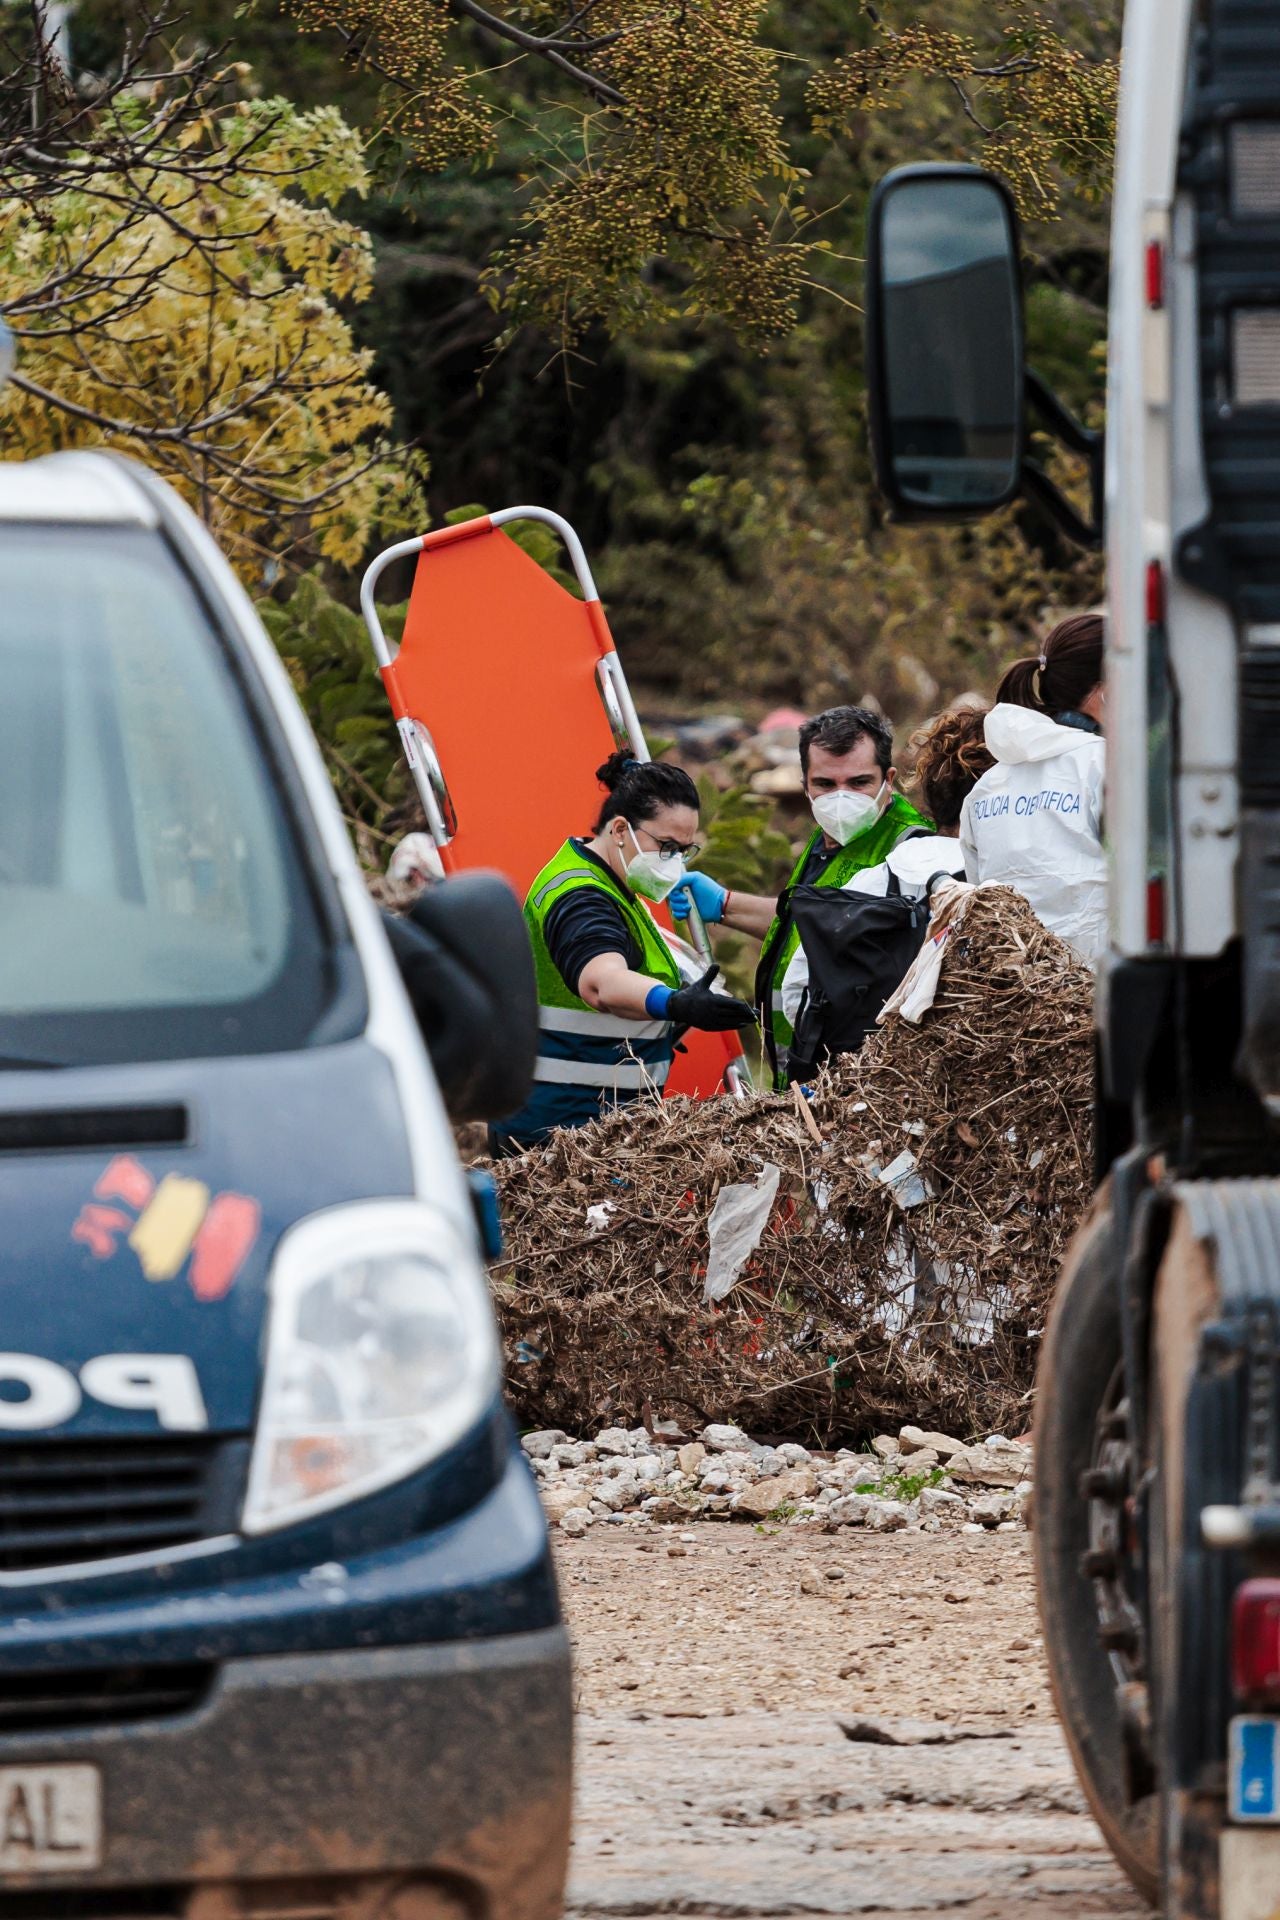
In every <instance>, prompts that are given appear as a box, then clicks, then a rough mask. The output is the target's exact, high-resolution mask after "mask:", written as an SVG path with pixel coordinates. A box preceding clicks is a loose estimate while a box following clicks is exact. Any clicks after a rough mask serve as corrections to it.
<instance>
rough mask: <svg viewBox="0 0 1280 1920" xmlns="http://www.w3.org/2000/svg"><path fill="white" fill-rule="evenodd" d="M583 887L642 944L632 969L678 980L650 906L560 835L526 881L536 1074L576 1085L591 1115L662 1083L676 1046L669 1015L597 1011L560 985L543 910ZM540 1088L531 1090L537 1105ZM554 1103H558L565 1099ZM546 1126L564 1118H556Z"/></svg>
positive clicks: (546, 1081)
mask: <svg viewBox="0 0 1280 1920" xmlns="http://www.w3.org/2000/svg"><path fill="white" fill-rule="evenodd" d="M582 887H595V888H597V889H598V890H599V891H600V892H601V893H605V894H607V895H608V897H609V899H610V900H611V901H612V902H613V904H614V906H616V907H617V908H618V910H619V911H620V912H621V914H622V917H623V919H624V920H625V921H626V923H627V929H628V931H629V932H630V934H631V936H632V938H633V939H634V941H635V943H636V945H637V946H638V947H639V949H640V954H641V959H640V965H639V967H638V968H637V972H639V973H643V974H647V975H648V977H649V978H650V979H651V980H655V981H659V982H661V984H662V985H663V986H666V987H678V986H679V985H680V984H681V979H680V969H679V966H678V964H677V962H676V958H675V955H674V954H673V953H672V951H671V949H670V948H669V947H668V945H667V943H666V941H665V940H664V939H663V937H662V933H661V931H660V929H659V928H658V927H657V925H656V924H655V922H654V920H653V917H652V915H651V914H650V913H649V912H648V910H647V909H646V908H645V907H644V906H643V905H642V903H641V902H640V901H639V900H637V899H636V898H635V897H634V895H632V894H630V893H628V891H627V890H626V888H625V887H623V886H621V885H620V884H619V883H618V881H616V880H615V879H614V877H613V875H612V874H611V873H609V872H608V871H607V870H606V869H605V868H604V867H603V866H601V865H600V864H599V863H598V862H597V861H595V860H589V859H584V858H583V855H582V853H581V852H580V850H579V849H578V848H577V847H575V846H574V844H573V842H572V841H571V840H566V841H565V843H564V845H563V846H562V847H561V848H560V851H559V852H558V853H557V854H556V855H555V857H554V859H552V860H549V861H548V862H547V864H546V866H545V867H544V868H543V869H542V872H541V873H540V874H539V875H538V877H537V879H536V880H535V881H534V883H533V885H532V886H531V887H530V889H529V896H528V898H527V900H526V901H525V907H524V917H525V924H526V926H527V927H528V929H529V940H530V944H531V945H532V947H533V964H534V969H535V971H536V974H537V980H538V1026H539V1034H538V1062H537V1066H536V1068H535V1069H534V1079H535V1081H536V1082H537V1083H538V1087H548V1088H550V1087H559V1088H569V1087H571V1088H581V1089H582V1090H583V1095H584V1098H583V1100H582V1103H581V1104H582V1107H583V1115H582V1117H583V1118H584V1119H589V1118H592V1117H593V1116H594V1115H595V1114H597V1113H599V1111H600V1108H601V1102H602V1096H603V1097H605V1098H607V1099H611V1100H613V1101H617V1100H619V1099H624V1100H625V1099H626V1098H628V1097H630V1096H633V1095H635V1094H638V1093H642V1092H643V1091H644V1090H645V1089H646V1088H647V1087H656V1088H661V1087H662V1086H663V1085H664V1084H665V1082H666V1078H667V1074H668V1073H669V1071H670V1068H671V1061H672V1058H673V1054H674V1048H673V1044H672V1038H671V1033H672V1028H671V1022H670V1021H669V1020H649V1019H646V1018H644V1017H643V1016H642V1017H641V1018H640V1019H638V1020H633V1019H628V1018H627V1017H626V1016H625V1015H619V1014H613V1013H601V1012H600V1011H599V1010H598V1009H597V1008H595V1007H590V1006H588V1005H587V1003H586V1001H585V1000H580V999H579V998H578V996H577V994H576V993H572V992H571V991H570V989H569V988H568V986H567V985H566V984H565V981H564V979H563V977H562V976H561V973H560V970H559V968H558V967H557V966H556V964H555V962H554V961H553V960H552V958H551V953H550V950H549V948H548V946H547V939H546V923H547V916H548V915H549V913H550V912H551V909H552V907H554V906H555V904H556V902H557V901H559V900H563V899H564V897H565V895H566V894H569V893H573V892H575V891H577V890H578V889H579V888H582ZM538 1087H535V1091H534V1095H533V1099H534V1102H535V1103H536V1102H537V1099H538ZM544 1104H548V1106H549V1103H544ZM556 1104H557V1106H558V1108H563V1104H564V1103H563V1101H561V1102H559V1103H556ZM552 1124H554V1125H563V1124H564V1122H563V1120H561V1119H556V1120H554V1121H553V1122H552ZM514 1130H515V1129H514V1124H513V1131H514Z"/></svg>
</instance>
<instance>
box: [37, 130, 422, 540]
mask: <svg viewBox="0 0 1280 1920" xmlns="http://www.w3.org/2000/svg"><path fill="white" fill-rule="evenodd" d="M154 124H155V123H153V125H154ZM120 151H121V152H122V153H123V155H124V159H123V163H122V164H120V165H119V168H118V170H117V171H111V170H110V169H109V167H102V168H100V169H99V170H98V171H97V172H95V173H93V174H92V175H90V176H87V177H88V180H89V184H88V185H77V186H76V187H75V188H74V189H73V188H68V189H67V190H65V191H63V192H61V193H56V194H54V195H53V196H51V197H45V198H42V199H39V200H36V199H35V198H34V197H33V198H32V199H31V200H27V199H25V198H24V194H23V188H24V183H23V182H22V181H21V180H13V181H6V189H7V191H8V192H9V193H10V196H11V197H9V198H7V199H5V200H4V201H0V312H4V313H5V314H6V315H7V317H8V319H9V322H10V324H11V325H12V326H13V328H14V331H15V333H16V334H17V335H18V340H19V371H20V375H21V376H22V377H24V378H25V379H26V380H28V381H29V382H31V383H32V384H33V385H34V386H36V387H38V388H41V389H44V390H46V391H47V392H48V393H50V394H52V395H53V396H54V403H53V404H50V403H48V402H46V401H45V400H43V399H41V398H40V397H39V396H38V395H36V394H33V393H30V392H24V391H23V390H22V388H21V387H20V386H17V385H13V386H10V387H9V388H7V389H6V390H5V391H4V393H3V394H0V433H3V435H4V437H5V439H6V441H7V442H8V443H9V444H10V446H11V447H12V448H13V450H15V451H20V452H22V453H24V454H26V455H32V454H35V453H39V452H43V451H46V450H48V449H50V448H53V447H62V446H80V445H90V444H113V445H118V446H121V447H123V448H125V449H126V450H128V451H130V452H132V453H134V454H135V455H137V456H138V457H141V458H142V459H144V460H147V461H148V462H150V463H151V464H153V465H154V466H156V467H157V468H158V469H159V470H160V471H162V472H163V473H164V474H165V475H166V477H168V478H169V479H170V480H171V481H172V482H173V483H174V484H175V485H176V486H177V487H178V488H179V489H180V491H181V492H183V493H184V494H185V495H186V497H187V499H188V500H189V501H191V503H192V504H193V505H194V506H195V507H196V508H197V509H198V510H199V511H200V512H201V513H202V514H203V515H204V517H205V518H206V519H207V521H208V522H209V524H210V525H211V527H212V528H213V530H214V532H215V534H216V535H217V536H218V537H219V538H220V540H221V541H222V542H223V544H224V546H226V548H227V549H228V550H229V552H230V553H231V555H232V558H233V560H234V561H235V563H236V564H237V566H238V567H239V568H240V570H241V571H242V572H243V573H244V574H245V576H246V577H247V578H254V577H257V576H259V575H260V573H261V569H262V566H263V563H264V561H265V560H267V559H268V558H271V559H275V560H278V559H284V558H287V557H289V556H290V555H297V556H298V557H300V558H306V557H315V556H316V555H324V556H326V557H328V558H330V559H332V560H334V561H335V562H336V563H339V564H342V565H348V566H350V565H355V564H357V563H358V562H359V560H360V558H361V556H362V553H363V551H364V550H365V548H366V547H367V545H368V542H369V538H370V535H371V533H372V532H373V531H374V530H375V529H380V528H381V527H382V526H383V525H384V524H385V525H387V526H388V527H389V528H390V529H391V530H393V531H398V530H400V529H401V528H403V527H404V526H406V525H407V524H411V523H415V522H417V521H418V520H419V517H420V515H421V511H422V508H421V478H422V469H421V465H420V463H419V462H418V461H416V460H414V459H412V458H406V457H404V456H402V455H398V454H396V453H395V452H394V450H393V449H392V448H391V447H390V445H389V443H388V440H387V436H388V434H389V431H390V428H391V424H392V422H391V404H390V402H389V400H388V399H387V397H386V395H385V394H383V393H382V392H380V391H379V390H378V389H377V388H376V387H375V386H374V385H373V384H372V382H371V380H370V364H371V357H370V355H369V354H368V353H365V352H362V351H360V350H358V349H357V348H356V346H355V343H354V341H353V339H352V334H351V328H350V325H349V323H348V321H347V319H346V317H345V316H344V314H343V312H342V311H341V307H342V305H343V304H345V303H346V302H349V301H355V300H361V299H364V298H366V297H367V295H368V293H369V291H370V288H371V285H372V271H373V257H372V247H371V244H370V241H369V238H368V235H367V234H366V233H364V232H363V230H362V229H361V228H360V227H358V226H357V225H355V224H354V223H353V222H352V221H350V220H348V219H345V218H343V217H341V216H340V215H339V214H338V213H337V212H336V211H335V207H336V204H337V202H338V201H339V200H340V198H341V197H342V196H343V195H344V194H347V193H349V192H353V191H354V192H360V191H363V190H364V188H365V186H366V185H367V174H366V171H365V164H364V157H363V151H362V148H361V145H360V142H359V139H358V137H357V136H356V135H355V134H354V132H353V131H352V129H351V128H350V127H348V126H347V125H346V123H345V122H344V121H343V119H342V117H341V115H340V114H339V113H338V111H337V109H336V108H331V107H326V108H320V109H317V110H315V111H313V112H310V113H299V112H298V111H297V110H296V109H294V108H293V107H292V106H291V105H290V104H289V103H288V102H287V101H283V100H271V101H253V100H243V99H242V100H238V101H233V102H231V103H229V104H228V105H227V106H226V107H225V108H223V109H220V110H219V111H218V112H216V113H214V112H209V111H204V112H200V113H198V114H195V115H193V117H192V119H191V120H190V122H188V123H180V124H179V125H178V126H177V127H176V128H175V129H174V130H173V132H172V135H171V136H170V137H168V138H166V137H165V135H164V129H163V128H161V129H160V138H159V144H158V145H153V144H152V143H151V142H150V141H148V140H146V139H142V140H139V141H138V142H137V143H136V145H135V146H134V147H132V148H127V147H125V146H124V145H123V143H122V145H121V148H120ZM135 155H141V158H140V159H137V158H134V157H133V156H135ZM131 161H132V164H131V163H130V162H131ZM85 177H86V176H83V175H81V176H79V178H80V179H84V178H85Z"/></svg>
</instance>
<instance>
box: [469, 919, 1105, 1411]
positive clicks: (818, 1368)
mask: <svg viewBox="0 0 1280 1920" xmlns="http://www.w3.org/2000/svg"><path fill="white" fill-rule="evenodd" d="M1091 989H1092V981H1091V976H1090V973H1089V971H1088V969H1087V968H1085V967H1082V966H1081V965H1079V963H1078V962H1077V961H1076V960H1075V959H1074V957H1073V956H1072V954H1071V952H1070V951H1069V949H1068V948H1067V947H1065V946H1064V945H1063V943H1062V942H1061V941H1060V940H1058V939H1057V938H1055V936H1054V935H1052V934H1050V933H1048V932H1046V930H1045V929H1044V928H1043V927H1042V926H1041V925H1040V923H1039V921H1038V920H1037V919H1036V918H1035V916H1034V915H1033V914H1032V913H1031V911H1030V909H1029V908H1028V907H1027V905H1026V903H1025V902H1024V901H1023V900H1022V898H1021V897H1020V896H1019V895H1018V894H1016V893H1013V892H1011V891H1010V890H1009V889H1007V888H1002V887H1001V888H983V889H982V890H981V891H980V892H979V893H978V894H977V896H975V898H974V900H973V902H972V904H971V906H970V909H969V912H968V915H967V918H966V919H965V921H964V927H963V936H962V937H959V938H957V939H955V940H954V941H953V943H952V945H951V948H950V949H949V951H948V954H947V958H946V960H945V962H944V966H943V973H942V980H941V984H940V987H939V992H938V996H937V1000H936V1003H935V1006H934V1009H933V1011H932V1012H931V1013H929V1014H928V1015H926V1016H925V1019H924V1021H923V1022H922V1023H921V1025H920V1026H918V1027H913V1026H910V1025H908V1024H907V1023H906V1022H904V1021H902V1020H900V1019H895V1020H893V1021H892V1022H891V1023H890V1024H889V1025H888V1026H887V1027H886V1028H885V1029H884V1030H883V1031H882V1032H881V1033H879V1034H878V1035H877V1036H876V1037H875V1038H874V1039H873V1040H871V1041H870V1042H869V1043H868V1044H867V1046H866V1047H865V1048H864V1049H863V1050H862V1052H861V1053H860V1054H859V1055H857V1056H856V1057H854V1058H852V1059H849V1060H846V1061H844V1062H842V1063H841V1064H840V1066H839V1067H838V1069H837V1070H836V1071H834V1072H833V1073H831V1074H827V1075H824V1076H823V1078H822V1079H821V1081H820V1082H819V1084H818V1086H817V1088H816V1089H815V1092H814V1098H813V1101H812V1104H811V1106H810V1107H809V1109H808V1111H807V1112H804V1111H800V1110H798V1103H797V1102H796V1101H793V1100H792V1099H790V1098H782V1097H778V1096H774V1095H759V1096H756V1097H754V1098H752V1099H751V1100H747V1101H741V1102H733V1101H729V1100H714V1101H694V1100H684V1099H673V1100H668V1101H665V1102H661V1101H658V1100H653V1101H648V1100H646V1101H643V1102H640V1103H637V1104H635V1105H632V1106H630V1107H625V1108H622V1109H619V1110H618V1111H616V1112H614V1113H612V1114H610V1115H609V1116H608V1117H607V1118H605V1119H603V1120H601V1121H599V1122H598V1123H596V1124H594V1125H592V1126H589V1127H584V1128H582V1129H581V1130H579V1131H577V1132H574V1133H559V1134H556V1135H553V1136H552V1138H551V1140H550V1141H549V1142H548V1143H547V1144H546V1145H545V1146H543V1147H541V1148H537V1149H534V1150H533V1151H532V1152H529V1153H527V1154H524V1155H521V1156H520V1157H519V1158H517V1159H514V1160H510V1161H507V1162H505V1163H502V1164H501V1165H499V1167H498V1168H497V1169H496V1171H497V1174H498V1178H499V1181H500V1183H501V1189H502V1204H503V1216H504V1221H505V1225H506V1233H507V1253H506V1256H505V1258H504V1259H503V1260H501V1261H500V1262H499V1263H498V1264H497V1265H496V1266H495V1268H494V1272H493V1290H494V1296H495V1300H496V1303H497V1307H498V1313H499V1318H500V1321H501V1325H502V1332H503V1337H504V1345H505V1351H506V1363H507V1386H508V1391H509V1394H510V1397H511V1400H512V1402H513V1405H514V1408H515V1412H516V1415H517V1417H518V1419H519V1420H520V1421H521V1423H522V1424H524V1425H533V1426H556V1427H563V1428H565V1429H566V1430H567V1431H569V1432H571V1433H592V1432H595V1431H596V1430H597V1429H598V1428H600V1427H601V1426H604V1425H608V1424H613V1423H615V1422H621V1423H623V1424H636V1423H638V1422H639V1421H641V1420H646V1421H649V1422H652V1421H653V1420H656V1419H661V1418H674V1419H676V1420H677V1421H679V1422H680V1423H681V1424H682V1425H683V1426H684V1427H686V1428H694V1427H697V1426H698V1425H700V1424H702V1423H705V1422H706V1421H709V1420H726V1421H734V1422H737V1423H738V1424H740V1425H742V1426H744V1427H746V1428H747V1429H748V1430H749V1431H750V1432H752V1433H754V1434H757V1435H769V1434H772V1435H774V1436H786V1437H789V1438H796V1439H800V1440H805V1441H809V1442H814V1443H817V1444H819V1445H838V1444H843V1443H851V1442H854V1443H856V1442H858V1441H860V1440H864V1439H865V1438H866V1437H867V1436H868V1435H870V1434H871V1433H873V1432H876V1431H878V1430H880V1429H882V1428H884V1427H886V1426H889V1427H893V1426H895V1423H897V1422H899V1421H902V1420H907V1419H912V1420H916V1421H919V1422H922V1423H923V1424H925V1425H937V1426H940V1427H942V1428H944V1429H946V1430H948V1431H952V1432H957V1433H961V1434H964V1435H969V1434H975V1433H981V1434H985V1433H988V1432H996V1431H1000V1432H1012V1433H1020V1432H1022V1430H1023V1429H1024V1428H1025V1427H1026V1425H1027V1424H1028V1414H1029V1403H1030V1396H1031V1391H1032V1384H1033V1379H1034V1371H1035V1362H1036V1353H1037V1346H1038V1340H1039V1335H1040V1331H1041V1328H1042V1326H1043V1323H1044V1316H1045V1310H1046V1307H1047V1304H1048V1301H1049V1297H1050V1294H1051V1291H1052V1288H1053V1284H1054V1277H1055V1274H1056V1272H1057V1268H1058V1265H1059V1261H1060V1258H1061V1255H1062V1252H1063V1248H1064V1246H1065V1244H1066V1241H1067V1240H1068V1238H1069V1237H1070V1235H1071V1233H1072V1231H1073V1229H1074V1227H1075V1225H1076V1222H1077V1220H1078V1218H1079V1215H1080V1213H1081V1210H1082V1208H1083V1206H1084V1203H1085V1200H1086V1198H1087V1196H1088V1191H1089V1185H1090V1114H1091V1099H1092V1087H1091V1077H1092V1076H1091V1064H1092V1049H1091V1015H1090V1003H1091ZM904 1153H907V1154H909V1155H911V1156H912V1157H913V1159H914V1161H915V1167H914V1168H912V1167H911V1166H910V1164H909V1163H902V1165H903V1167H904V1170H905V1177H903V1178H900V1179H899V1181H898V1182H897V1184H896V1186H895V1185H891V1184H887V1183H886V1182H885V1181H884V1180H883V1179H882V1178H881V1177H880V1176H881V1174H882V1173H883V1172H886V1171H889V1170H890V1169H891V1168H892V1167H893V1165H894V1163H895V1162H898V1161H899V1157H900V1156H901V1155H902V1154H904ZM770 1163H772V1164H773V1165H775V1166H777V1167H778V1168H779V1169H780V1170H781V1176H782V1177H781V1181H780V1183H779V1189H778V1197H777V1201H776V1203H775V1205H774V1208H773V1211H772V1214H771V1216H770V1219H769V1223H768V1227H767V1229H766V1231H765V1233H764V1236H763V1238H762V1239H761V1241H760V1243H759V1246H758V1248H757V1250H756V1252H755V1254H754V1255H753V1256H752V1257H751V1259H750V1260H749V1261H748V1263H747V1265H746V1267H745V1268H744V1269H743V1272H742V1274H741V1276H740V1278H739V1280H738V1283H737V1285H736V1286H735V1287H734V1289H733V1291H732V1293H730V1295H729V1296H728V1298H727V1299H726V1300H724V1301H723V1303H722V1304H721V1305H719V1306H708V1305H706V1304H704V1301H703V1289H704V1282H705V1275H706V1267H707V1259H708V1253H709V1244H708V1229H707V1220H708V1216H709V1214H710V1212H711V1208H712V1205H713V1203H714V1201H715V1197H716V1194H717V1193H718V1192H719V1190H720V1188H721V1187H722V1186H725V1185H729V1184H733V1183H738V1182H751V1181H754V1180H755V1179H756V1178H757V1176H758V1174H759V1172H760V1169H761V1167H762V1166H763V1165H768V1164H770ZM913 1175H918V1176H919V1178H913ZM904 1203H906V1204H904ZM602 1207H603V1208H606V1209H607V1213H605V1214H603V1215H602V1214H601V1213H600V1212H599V1211H597V1212H596V1214H595V1216H594V1219H593V1220H592V1219H589V1218H588V1209H591V1208H595V1209H597V1210H598V1209H600V1208H602ZM601 1222H603V1224H601Z"/></svg>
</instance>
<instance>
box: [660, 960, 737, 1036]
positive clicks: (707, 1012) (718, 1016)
mask: <svg viewBox="0 0 1280 1920" xmlns="http://www.w3.org/2000/svg"><path fill="white" fill-rule="evenodd" d="M719 971H720V969H719V967H715V966H712V967H708V968H707V970H706V972H705V973H704V974H703V976H702V978H701V980H699V982H698V984H697V985H696V986H694V987H677V988H676V990H675V992H674V993H673V994H672V996H671V998H670V999H669V1000H668V1002H667V1019H668V1020H673V1021H674V1022H675V1024H676V1026H678V1027H699V1028H700V1029H701V1030H702V1032H703V1033H732V1032H733V1031H734V1029H735V1028H738V1027H753V1026H754V1025H755V1023H756V1016H755V1009H754V1008H753V1007H749V1006H748V1005H747V1003H746V1001H745V1000H731V999H730V998H729V996H728V994H725V993H713V992H712V991H711V982H712V981H713V980H714V979H715V977H716V975H717V974H718V973H719Z"/></svg>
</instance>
